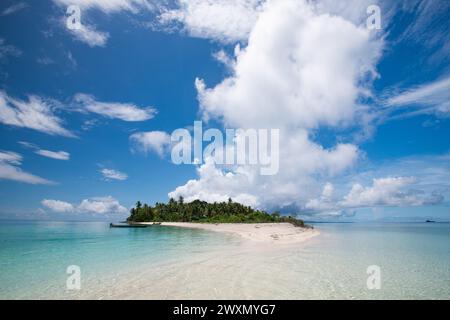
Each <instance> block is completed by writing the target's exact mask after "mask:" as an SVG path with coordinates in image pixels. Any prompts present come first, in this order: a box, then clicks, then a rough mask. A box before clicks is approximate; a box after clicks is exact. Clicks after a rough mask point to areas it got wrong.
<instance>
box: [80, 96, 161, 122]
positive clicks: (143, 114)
mask: <svg viewBox="0 0 450 320" xmlns="http://www.w3.org/2000/svg"><path fill="white" fill-rule="evenodd" d="M73 101H74V104H75V107H76V108H77V109H78V111H81V112H91V113H95V114H99V115H101V116H104V117H107V118H110V119H120V120H123V121H131V122H133V121H146V120H149V119H152V118H153V117H154V116H155V115H156V109H155V108H153V107H143V108H141V107H138V106H136V105H134V104H132V103H119V102H102V101H98V100H96V99H95V97H93V96H91V95H88V94H84V93H78V94H76V95H75V96H74V98H73Z"/></svg>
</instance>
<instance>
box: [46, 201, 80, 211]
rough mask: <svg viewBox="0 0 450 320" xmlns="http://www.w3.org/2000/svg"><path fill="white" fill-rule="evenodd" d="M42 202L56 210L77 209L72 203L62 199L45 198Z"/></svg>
mask: <svg viewBox="0 0 450 320" xmlns="http://www.w3.org/2000/svg"><path fill="white" fill-rule="evenodd" d="M41 204H42V205H43V206H45V207H47V208H49V209H51V210H52V211H55V212H73V211H74V210H75V208H74V206H73V205H72V204H71V203H68V202H64V201H60V200H49V199H44V200H42V201H41Z"/></svg>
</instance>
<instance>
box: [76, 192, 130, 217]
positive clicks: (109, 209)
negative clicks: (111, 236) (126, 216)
mask: <svg viewBox="0 0 450 320" xmlns="http://www.w3.org/2000/svg"><path fill="white" fill-rule="evenodd" d="M77 210H78V211H80V212H86V213H94V214H105V213H121V214H123V213H127V212H128V210H127V208H125V207H123V206H122V205H121V204H120V203H119V201H117V200H116V199H114V198H113V197H111V196H108V197H96V198H91V199H84V200H83V201H81V203H80V205H79V206H78V207H77Z"/></svg>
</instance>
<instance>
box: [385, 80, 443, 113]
mask: <svg viewBox="0 0 450 320" xmlns="http://www.w3.org/2000/svg"><path fill="white" fill-rule="evenodd" d="M385 104H386V105H387V106H388V107H391V108H394V109H395V110H393V111H398V108H403V110H400V111H403V112H404V114H406V115H411V114H413V115H417V114H435V115H441V116H449V115H450V77H446V78H443V79H440V80H436V81H434V82H431V83H425V84H422V85H419V86H415V87H412V88H409V89H406V90H404V91H403V92H400V93H399V94H396V95H392V96H390V97H389V98H388V99H387V100H386V101H385ZM405 108H406V110H405ZM391 111H392V110H391Z"/></svg>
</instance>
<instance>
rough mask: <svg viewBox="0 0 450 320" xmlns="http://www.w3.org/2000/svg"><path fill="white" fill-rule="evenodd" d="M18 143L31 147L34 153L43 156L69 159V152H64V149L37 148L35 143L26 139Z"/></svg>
mask: <svg viewBox="0 0 450 320" xmlns="http://www.w3.org/2000/svg"><path fill="white" fill-rule="evenodd" d="M19 144H21V145H22V146H24V147H26V148H29V149H32V150H34V153H36V154H38V155H40V156H43V157H47V158H51V159H55V160H69V159H70V153H68V152H66V151H50V150H45V149H41V148H39V147H38V146H37V145H35V144H33V143H30V142H26V141H19Z"/></svg>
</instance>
